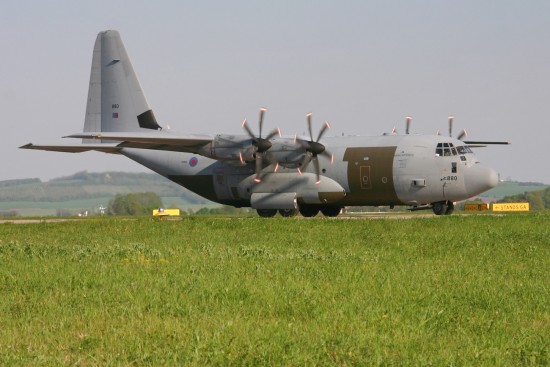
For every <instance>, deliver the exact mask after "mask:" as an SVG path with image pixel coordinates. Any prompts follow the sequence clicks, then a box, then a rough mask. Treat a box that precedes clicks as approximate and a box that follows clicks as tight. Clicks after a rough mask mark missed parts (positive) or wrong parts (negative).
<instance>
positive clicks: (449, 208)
mask: <svg viewBox="0 0 550 367" xmlns="http://www.w3.org/2000/svg"><path fill="white" fill-rule="evenodd" d="M454 211H455V204H454V203H453V202H452V201H447V210H446V211H445V215H451V214H453V212H454Z"/></svg>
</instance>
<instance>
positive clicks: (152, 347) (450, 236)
mask: <svg viewBox="0 0 550 367" xmlns="http://www.w3.org/2000/svg"><path fill="white" fill-rule="evenodd" d="M549 219H550V214H549V213H531V214H528V215H505V216H499V217H495V216H451V217H442V218H441V217H438V218H413V219H397V220H395V219H391V220H385V219H380V220H330V219H323V218H319V219H313V220H297V219H285V218H279V219H277V218H273V219H269V220H265V219H261V218H211V217H205V218H199V217H186V218H185V219H183V220H181V221H173V222H171V221H165V222H159V221H154V220H151V219H149V218H141V219H139V220H127V219H121V218H102V219H90V220H84V221H79V222H65V223H38V224H18V225H14V224H3V225H0V364H3V365H52V364H69V365H71V364H80V365H83V364H85V365H120V364H122V365H126V364H135V365H174V364H180V365H183V364H185V365H205V364H214V365H218V364H234V365H258V364H260V365H316V364H318V365H380V364H381V365H411V364H413V365H428V364H433V365H544V364H548V345H549V340H550V312H549V307H548V300H549V299H550V290H549V287H550V286H549V285H550V273H549V270H548V269H550V240H549V239H550V226H549V225H548V224H549V223H550V221H549Z"/></svg>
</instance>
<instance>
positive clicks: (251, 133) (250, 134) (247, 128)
mask: <svg viewBox="0 0 550 367" xmlns="http://www.w3.org/2000/svg"><path fill="white" fill-rule="evenodd" d="M243 129H245V130H246V132H247V133H248V136H250V138H252V140H254V141H255V142H257V141H258V139H256V137H255V136H254V133H253V132H252V130H250V127H248V124H247V123H246V119H244V120H243Z"/></svg>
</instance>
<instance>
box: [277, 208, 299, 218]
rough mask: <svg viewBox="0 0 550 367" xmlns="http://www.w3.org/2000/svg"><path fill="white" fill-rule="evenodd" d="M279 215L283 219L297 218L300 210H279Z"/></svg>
mask: <svg viewBox="0 0 550 367" xmlns="http://www.w3.org/2000/svg"><path fill="white" fill-rule="evenodd" d="M279 214H281V215H282V216H283V217H295V216H296V215H297V214H298V209H279Z"/></svg>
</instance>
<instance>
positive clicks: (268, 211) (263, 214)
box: [256, 209, 277, 218]
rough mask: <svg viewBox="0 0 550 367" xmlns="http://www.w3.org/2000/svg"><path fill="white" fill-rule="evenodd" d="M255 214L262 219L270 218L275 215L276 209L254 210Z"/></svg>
mask: <svg viewBox="0 0 550 367" xmlns="http://www.w3.org/2000/svg"><path fill="white" fill-rule="evenodd" d="M256 212H258V215H259V216H260V217H262V218H271V217H274V216H275V214H277V209H256Z"/></svg>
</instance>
